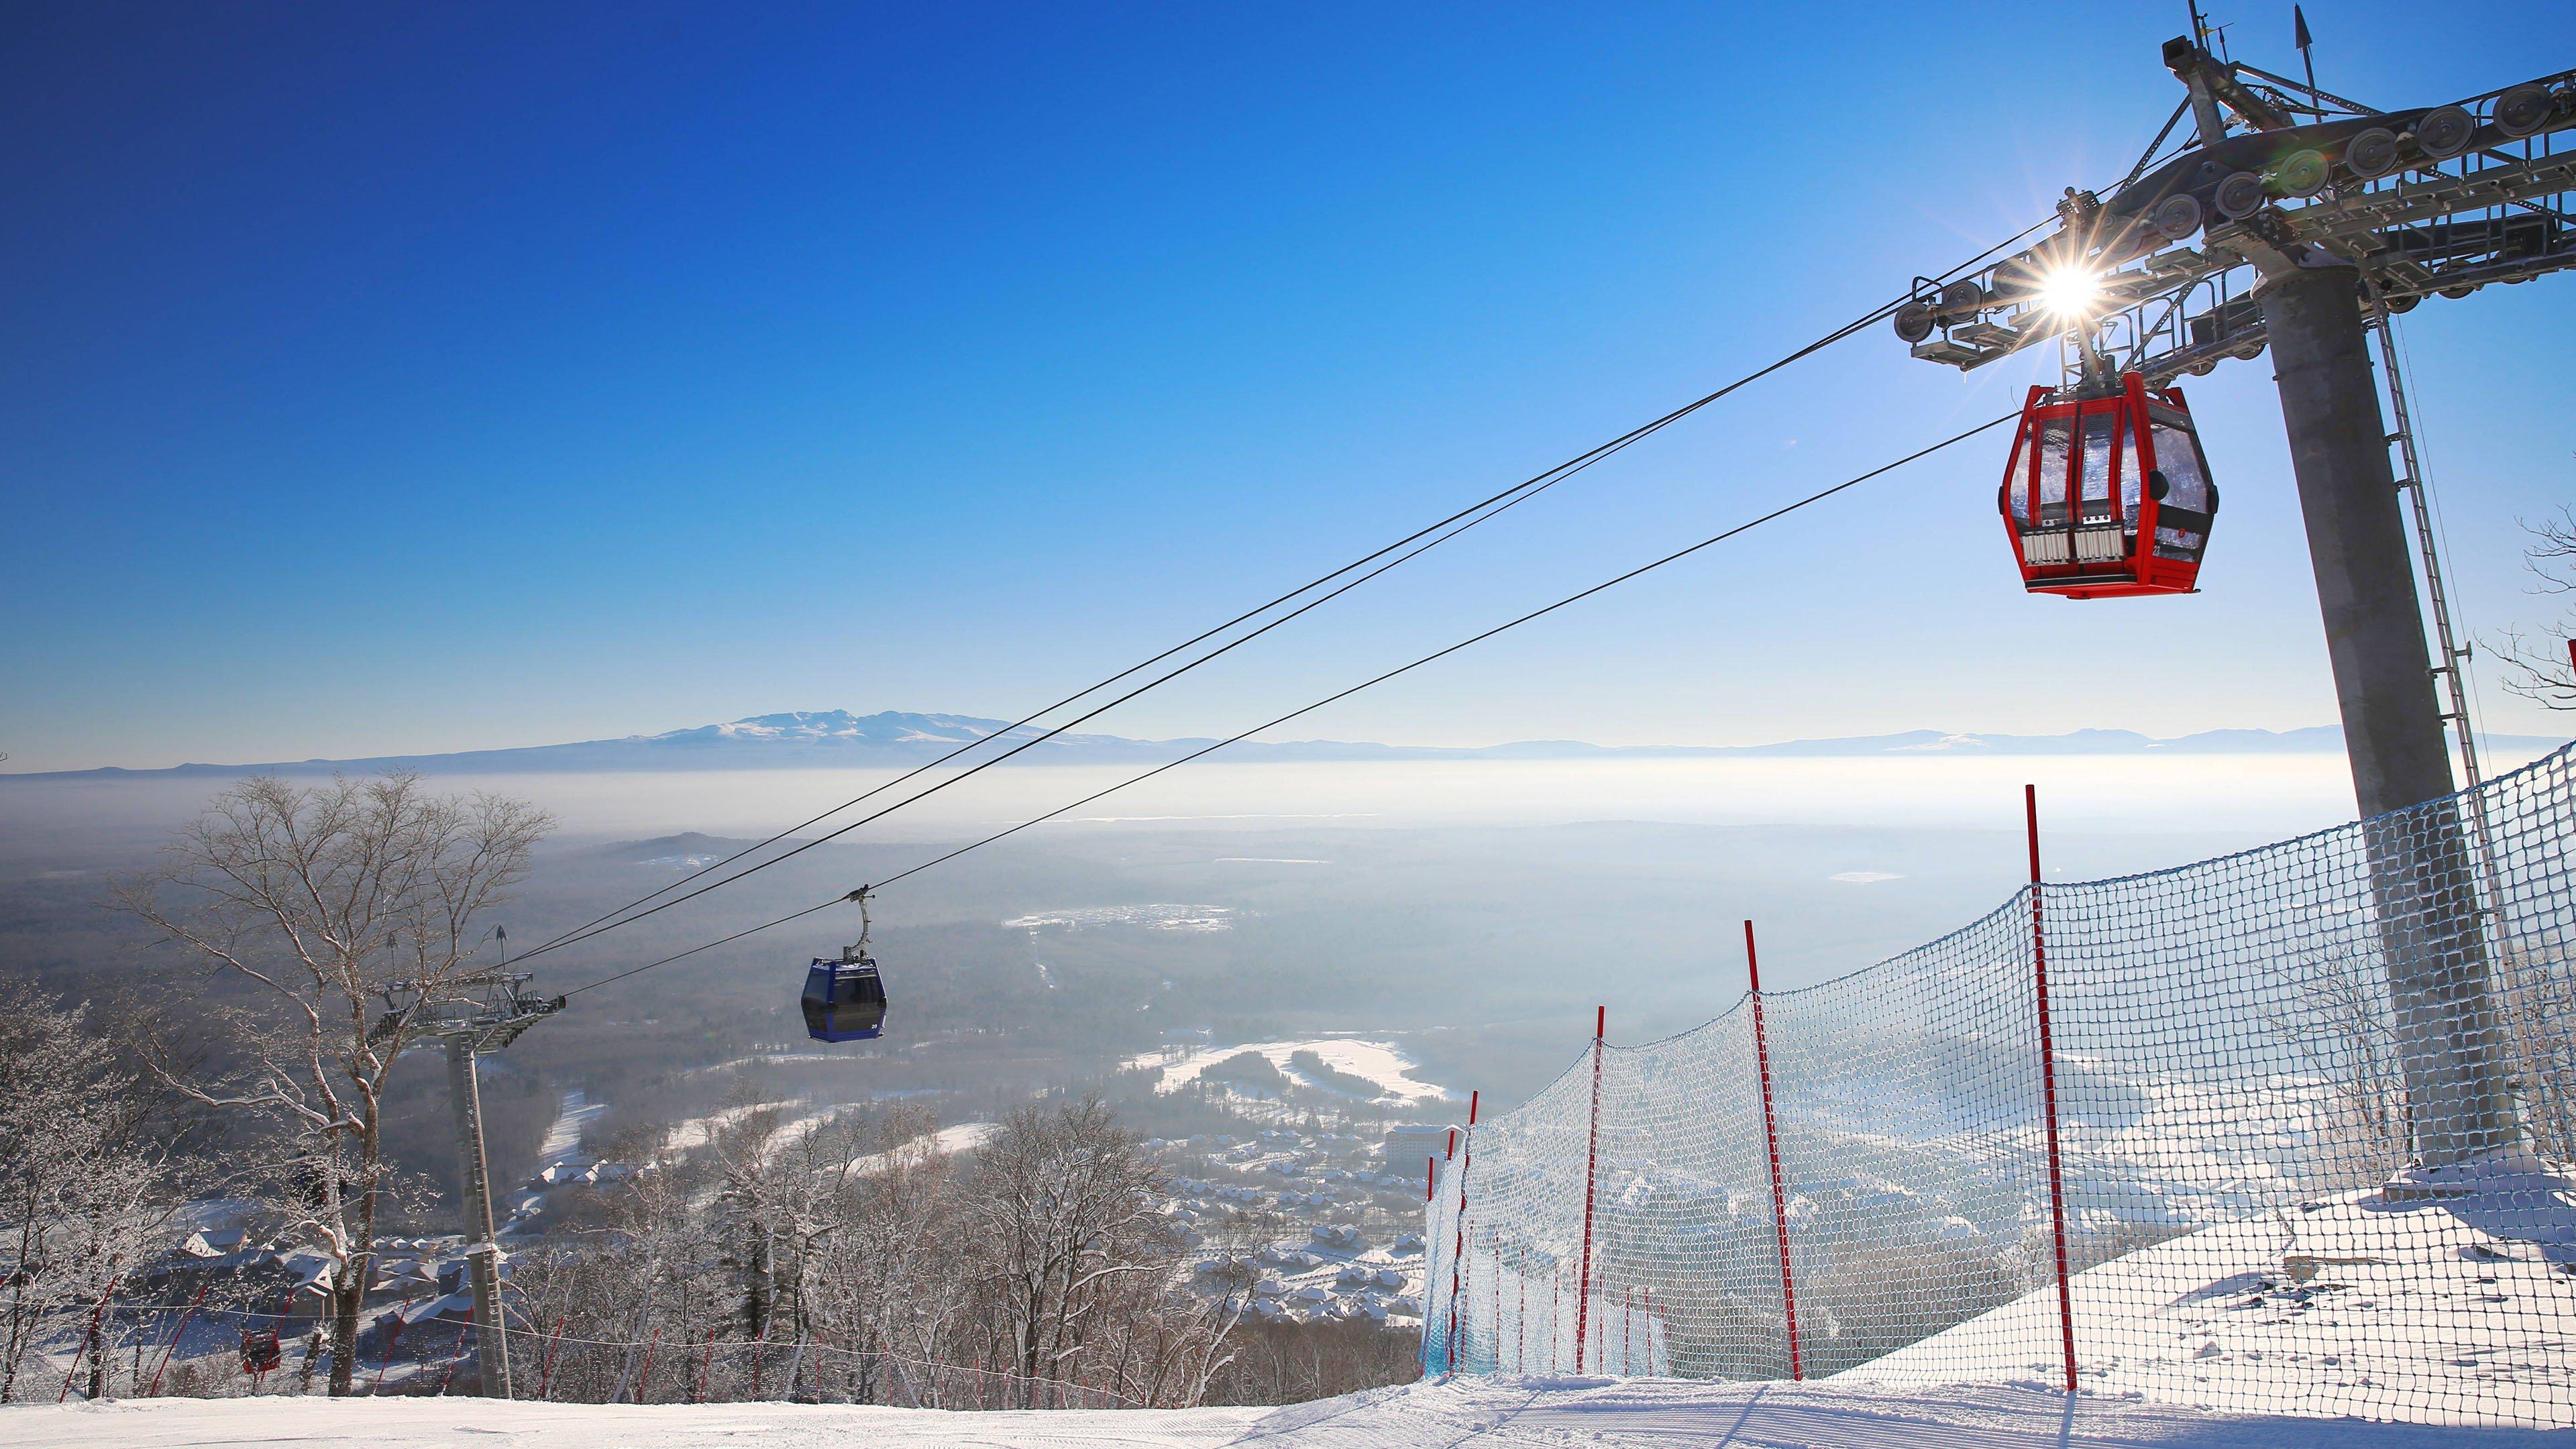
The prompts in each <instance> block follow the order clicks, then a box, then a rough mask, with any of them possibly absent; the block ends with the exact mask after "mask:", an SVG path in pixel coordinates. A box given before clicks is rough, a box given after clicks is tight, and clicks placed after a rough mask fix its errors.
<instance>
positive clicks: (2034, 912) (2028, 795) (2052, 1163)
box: [2021, 785, 2075, 1394]
mask: <svg viewBox="0 0 2576 1449" xmlns="http://www.w3.org/2000/svg"><path fill="white" fill-rule="evenodd" d="M2021 800H2022V814H2023V816H2024V818H2025V820H2026V821H2027V822H2028V825H2029V829H2030V964H2031V975H2032V980H2033V982H2034V984H2035V985H2036V987H2037V989H2038V993H2039V1092H2040V1103H2041V1106H2042V1108H2043V1109H2044V1110H2045V1112H2046V1115H2047V1119H2048V1218H2049V1226H2050V1227H2052V1228H2053V1229H2055V1231H2056V1234H2057V1338H2058V1344H2059V1347H2060V1348H2061V1349H2062V1350H2063V1351H2064V1354H2065V1359H2066V1391H2067V1392H2068V1393H2070V1394H2071V1393H2073V1392H2075V1297H2074V1290H2073V1288H2072V1286H2071V1285H2070V1284H2069V1283H2068V1282H2067V1275H2066V1179H2065V1174H2064V1173H2063V1171H2062V1170H2061V1169H2060V1167H2059V1164H2058V1153H2057V1045H2056V1042H2055V1040H2054V1038H2053V1037H2052V1036H2051V1035H2050V1033H2049V1026H2048V950H2047V947H2046V944H2045V941H2046V937H2045V935H2044V933H2043V932H2042V931H2041V929H2040V927H2041V918H2040V906H2039V893H2040V879H2039V787H2038V786H2036V785H2024V786H2022V787H2021Z"/></svg>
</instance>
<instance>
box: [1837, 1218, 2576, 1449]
mask: <svg viewBox="0 0 2576 1449" xmlns="http://www.w3.org/2000/svg"><path fill="white" fill-rule="evenodd" d="M2534 1196H2537V1194H2534ZM2520 1215H2521V1216H2528V1215H2529V1214H2520ZM2476 1216H2478V1214H2477V1213H2476V1212H2475V1210H2474V1208H2473V1207H2464V1206H2462V1205H2459V1204H2436V1203H2414V1204H2389V1203H2385V1202H2383V1201H2382V1200H2381V1199H2380V1198H2379V1197H2378V1195H2377V1194H2369V1195H2356V1196H2354V1197H2351V1198H2347V1199H2344V1200H2342V1201H2337V1202H2326V1203H2318V1204H2314V1205H2312V1206H2310V1207H2309V1208H2308V1209H2307V1210H2305V1211H2302V1212H2285V1213H2281V1214H2278V1215H2276V1216H2272V1217H2264V1218H2256V1219H2251V1220H2249V1221H2245V1222H2238V1223H2228V1224H2225V1225H2222V1226H2220V1227H2215V1228H2208V1229H2204V1230H2202V1231H2201V1232H2198V1233H2195V1234H2193V1235H2191V1236H2190V1237H2186V1238H2178V1239H2176V1240H2174V1241H2172V1242H2168V1243H2160V1244H2157V1245H2156V1246H2154V1247H2151V1248H2146V1249H2142V1250H2140V1251H2138V1252H2135V1253H2131V1254H2128V1255H2127V1256H2125V1257H2121V1258H2115V1259H2113V1260H2112V1261H2110V1262H2108V1263H2104V1264H2101V1265H2100V1266H2098V1267H2095V1268H2092V1269H2089V1270H2087V1271H2085V1272H2082V1273H2078V1274H2076V1275H2075V1276H2074V1277H2073V1278H2072V1279H2070V1280H2069V1284H2068V1286H2069V1287H2070V1288H2071V1289H2072V1291H2073V1296H2074V1306H2075V1320H2076V1323H2077V1324H2078V1325H2079V1327H2080V1330H2081V1333H2082V1337H2081V1338H2080V1339H2079V1341H2078V1343H2077V1349H2078V1355H2077V1356H2078V1359H2079V1362H2080V1364H2081V1370H2080V1374H2079V1381H2080V1382H2081V1383H2082V1384H2083V1386H2084V1388H2085V1390H2086V1391H2087V1392H2093V1393H2109V1394H2131V1395H2143V1396H2144V1397H2146V1398H2150V1399H2154V1400H2158V1401H2160V1402H2165V1403H2174V1404H2183V1405H2196V1404H2247V1403H2262V1402H2265V1401H2267V1400H2269V1401H2274V1402H2286V1400H2285V1395H2289V1394H2293V1393H2295V1394H2296V1396H2297V1403H2298V1407H2299V1408H2300V1410H2301V1411H2302V1412H2306V1413H2312V1414H2352V1415H2360V1416H2366V1417H2372V1418H2400V1417H2403V1418H2407V1419H2412V1420H2415V1421H2417V1422H2452V1423H2478V1422H2491V1421H2492V1418H2493V1416H2494V1415H2495V1413H2496V1412H2497V1411H2498V1408H2499V1406H2500V1405H2504V1404H2510V1405H2511V1406H2512V1412H2513V1413H2514V1414H2515V1415H2517V1416H2520V1417H2525V1418H2527V1419H2532V1420H2537V1421H2540V1422H2544V1423H2548V1422H2555V1423H2560V1424H2569V1425H2576V1375H2571V1374H2570V1372H2569V1362H2570V1358H2569V1353H2570V1345H2569V1344H2568V1342H2567V1335H2566V1333H2565V1330H2564V1326H2563V1325H2564V1323H2565V1321H2566V1320H2565V1317H2564V1315H2563V1313H2562V1312H2560V1311H2559V1305H2561V1304H2563V1302H2564V1301H2565V1300H2566V1298H2567V1296H2568V1291H2569V1290H2568V1285H2567V1283H2566V1281H2565V1275H2564V1274H2563V1273H2562V1272H2560V1271H2559V1269H2558V1267H2557V1265H2556V1264H2554V1263H2553V1262H2552V1261H2551V1260H2550V1258H2549V1257H2548V1256H2547V1255H2546V1254H2545V1253H2544V1252H2542V1251H2541V1250H2539V1249H2538V1248H2535V1247H2534V1246H2532V1245H2531V1244H2530V1243H2528V1242H2522V1241H2515V1240H2514V1239H2513V1238H2510V1237H2496V1236H2491V1235H2490V1234H2489V1233H2486V1232H2482V1231H2480V1230H2479V1229H2478V1228H2476V1227H2474V1226H2472V1225H2471V1224H2470V1223H2468V1222H2466V1221H2463V1218H2466V1217H2476ZM2059 1353H2060V1350H2059V1347H2058V1327H2057V1294H2056V1290H2055V1289H2054V1288H2049V1289H2043V1290H2041V1291H2040V1292H2037V1293H2033V1294H2030V1295H2028V1296H2027V1297H2024V1298H2022V1299H2020V1300H2019V1301H2017V1302H2013V1303H2008V1304H2005V1305H2004V1306H2003V1307H2001V1308H1997V1309H1994V1310H1992V1311H1991V1312H1988V1313H1984V1314H1981V1315H1979V1316H1978V1317H1976V1318H1972V1319H1970V1320H1968V1321H1967V1322H1965V1323H1962V1324H1960V1325H1959V1326H1958V1327H1956V1328H1952V1329H1950V1330H1948V1331H1946V1332H1943V1333H1936V1334H1934V1335H1933V1336H1931V1337H1930V1338H1927V1339H1924V1340H1923V1341H1922V1342H1920V1343H1916V1344H1912V1345H1910V1346H1908V1347H1905V1348H1901V1349H1898V1350H1897V1351H1896V1352H1894V1353H1891V1354H1888V1355H1886V1356H1884V1357H1882V1358H1878V1359H1874V1360H1872V1361H1870V1362H1869V1363H1866V1364H1863V1365H1861V1366H1860V1367H1858V1368H1855V1369H1850V1370H1848V1371H1846V1372H1845V1373H1844V1374H1843V1375H1842V1377H1843V1378H1844V1379H1847V1380H1863V1381H1868V1382H1872V1383H1880V1384H1889V1385H1908V1384H1911V1385H1932V1384H1955V1383H1958V1382H1959V1381H1960V1380H1962V1379H1967V1378H1975V1377H1983V1376H1998V1377H2012V1378H2029V1379H2037V1380H2043V1381H2044V1380H2046V1379H2048V1378H2050V1377H2052V1376H2054V1375H2055V1374H2056V1373H2057V1372H2059V1370H2058V1367H2057V1365H2058V1363H2059ZM2013 1365H2018V1367H2014V1366H2013ZM1981 1366H1982V1367H1984V1368H1985V1369H1986V1370H1987V1372H1985V1373H1980V1368H1981ZM2567 1442H2570V1443H2576V1431H2570V1438H2569V1439H2568V1441H2567Z"/></svg>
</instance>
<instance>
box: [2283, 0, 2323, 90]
mask: <svg viewBox="0 0 2576 1449" xmlns="http://www.w3.org/2000/svg"><path fill="white" fill-rule="evenodd" d="M2290 43H2291V44H2292V45H2295V46H2297V47H2298V48H2299V63H2300V64H2301V65H2303V66H2306V67H2307V71H2308V105H2309V108H2310V109H2312V110H2314V111H2315V112H2316V114H2317V115H2318V116H2320V117H2322V116H2324V115H2325V113H2326V112H2325V105H2324V103H2323V102H2321V101H2319V100H2318V99H2317V57H2316V44H2317V38H2316V37H2315V36H2313V35H2310V34H2309V33H2308V13H2307V12H2306V11H2304V10H2302V9H2300V8H2299V7H2298V6H2296V5H2293V6H2291V7H2290Z"/></svg>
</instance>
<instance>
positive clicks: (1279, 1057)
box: [1126, 1036, 1458, 1108]
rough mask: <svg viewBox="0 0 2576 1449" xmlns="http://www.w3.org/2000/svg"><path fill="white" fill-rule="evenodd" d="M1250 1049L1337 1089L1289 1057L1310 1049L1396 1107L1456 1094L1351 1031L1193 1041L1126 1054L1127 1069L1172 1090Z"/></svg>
mask: <svg viewBox="0 0 2576 1449" xmlns="http://www.w3.org/2000/svg"><path fill="white" fill-rule="evenodd" d="M1243 1052H1252V1053H1254V1054H1256V1055H1258V1056H1261V1057H1263V1058H1266V1059H1267V1060H1268V1061H1269V1063H1270V1065H1272V1066H1274V1067H1277V1068H1278V1069H1279V1074H1280V1075H1281V1076H1283V1077H1286V1078H1287V1079H1288V1080H1290V1081H1291V1082H1294V1083H1296V1084H1297V1085H1299V1086H1301V1087H1313V1088H1316V1089H1318V1090H1321V1091H1327V1092H1332V1091H1337V1090H1338V1089H1337V1088H1335V1087H1334V1086H1333V1085H1332V1084H1331V1083H1329V1082H1322V1081H1318V1080H1316V1079H1315V1078H1314V1077H1312V1076H1310V1075H1309V1074H1308V1073H1307V1072H1306V1071H1305V1070H1304V1069H1303V1068H1301V1067H1299V1066H1297V1065H1296V1064H1295V1062H1294V1061H1292V1060H1291V1059H1292V1058H1294V1057H1295V1056H1296V1055H1297V1053H1299V1052H1313V1053H1314V1054H1315V1055H1316V1056H1318V1057H1321V1058H1322V1059H1323V1062H1324V1065H1325V1066H1327V1067H1330V1068H1332V1069H1333V1070H1334V1071H1336V1072H1340V1073H1342V1074H1343V1075H1345V1076H1351V1077H1359V1078H1362V1079H1364V1080H1366V1081H1368V1082H1371V1083H1373V1084H1375V1085H1376V1087H1377V1089H1378V1093H1379V1095H1378V1097H1377V1099H1376V1100H1378V1101H1380V1102H1384V1103H1388V1104H1390V1105H1394V1106H1399V1107H1406V1108H1410V1107H1417V1106H1422V1105H1424V1104H1427V1103H1432V1102H1443V1101H1449V1100H1453V1099H1454V1098H1456V1096H1457V1095H1458V1094H1457V1093H1455V1092H1452V1091H1450V1090H1449V1089H1448V1088H1446V1087H1443V1086H1440V1085H1439V1084H1437V1083H1434V1082H1425V1081H1421V1080H1418V1079H1417V1078H1415V1077H1414V1076H1413V1075H1412V1072H1413V1068H1414V1066H1415V1063H1414V1060H1413V1058H1411V1057H1409V1056H1406V1055H1405V1054H1404V1052H1403V1051H1402V1050H1401V1049H1399V1048H1398V1047H1397V1046H1396V1045H1395V1043H1393V1042H1390V1041H1371V1040H1367V1039H1365V1038H1361V1037H1355V1036H1326V1037H1317V1038H1315V1039H1313V1040H1311V1041H1256V1042H1246V1043H1244V1044H1243V1045H1241V1046H1228V1047H1199V1048H1194V1049H1191V1050H1188V1051H1183V1052H1178V1053H1175V1052H1172V1051H1169V1050H1165V1051H1153V1052H1146V1053H1144V1054H1142V1055H1140V1056H1136V1057H1133V1058H1130V1059H1129V1060H1128V1062H1127V1063H1126V1065H1127V1066H1128V1068H1129V1069H1131V1070H1149V1071H1156V1072H1159V1073H1160V1074H1161V1075H1160V1077H1159V1078H1157V1080H1156V1081H1155V1083H1154V1090H1155V1091H1157V1092H1177V1091H1179V1090H1180V1089H1181V1088H1182V1087H1184V1086H1187V1085H1188V1084H1189V1083H1191V1082H1194V1081H1197V1080H1198V1079H1199V1075H1200V1074H1201V1073H1202V1072H1205V1071H1206V1070H1207V1069H1208V1068H1209V1067H1212V1066H1214V1065H1216V1064H1217V1063H1218V1062H1221V1061H1224V1060H1225V1059H1226V1058H1228V1057H1232V1056H1236V1055H1238V1054H1240V1053H1243Z"/></svg>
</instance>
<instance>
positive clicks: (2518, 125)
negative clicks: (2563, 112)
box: [2495, 85, 2558, 141]
mask: <svg viewBox="0 0 2576 1449" xmlns="http://www.w3.org/2000/svg"><path fill="white" fill-rule="evenodd" d="M2557 110H2558V101H2557V99H2556V98H2555V97H2553V96H2551V95H2550V94H2549V88H2548V87H2547V86H2539V85H2519V86H2515V87H2514V88H2513V89H2512V90H2509V91H2506V92H2505V93H2504V94H2503V95H2500V96H2498V97H2496V103H2495V126H2496V129H2497V130H2499V131H2502V132H2504V133H2505V134H2506V135H2508V136H2511V137H2513V138H2514V139H2515V140H2517V141H2519V140H2521V139H2522V138H2523V137H2525V136H2536V135H2538V134H2540V133H2541V132H2542V131H2543V130H2546V129H2547V128H2548V126H2549V118H2550V117H2551V116H2552V115H2554V114H2556V112H2557Z"/></svg>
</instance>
